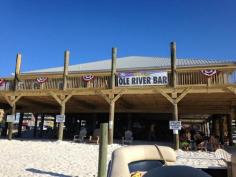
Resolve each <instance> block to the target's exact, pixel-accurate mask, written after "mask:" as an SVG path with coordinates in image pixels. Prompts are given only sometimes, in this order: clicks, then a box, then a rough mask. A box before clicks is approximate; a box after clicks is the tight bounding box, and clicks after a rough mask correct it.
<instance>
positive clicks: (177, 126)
mask: <svg viewBox="0 0 236 177" xmlns="http://www.w3.org/2000/svg"><path fill="white" fill-rule="evenodd" d="M169 125H170V130H181V121H170V122H169Z"/></svg>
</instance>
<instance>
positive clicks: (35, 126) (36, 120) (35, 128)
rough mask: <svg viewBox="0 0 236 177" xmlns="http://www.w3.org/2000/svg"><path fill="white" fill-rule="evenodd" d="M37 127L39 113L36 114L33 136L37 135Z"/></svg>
mask: <svg viewBox="0 0 236 177" xmlns="http://www.w3.org/2000/svg"><path fill="white" fill-rule="evenodd" d="M37 127H38V114H34V133H33V137H34V138H35V137H36V136H37Z"/></svg>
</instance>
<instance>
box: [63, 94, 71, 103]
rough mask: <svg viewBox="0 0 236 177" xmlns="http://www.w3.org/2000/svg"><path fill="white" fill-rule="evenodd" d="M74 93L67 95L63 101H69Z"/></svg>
mask: <svg viewBox="0 0 236 177" xmlns="http://www.w3.org/2000/svg"><path fill="white" fill-rule="evenodd" d="M72 96H73V95H72V94H70V95H67V96H66V97H65V99H64V100H63V101H62V103H64V104H65V103H67V101H69V99H70V98H71V97H72Z"/></svg>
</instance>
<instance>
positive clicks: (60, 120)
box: [56, 115, 65, 123]
mask: <svg viewBox="0 0 236 177" xmlns="http://www.w3.org/2000/svg"><path fill="white" fill-rule="evenodd" d="M56 122H57V123H63V122H65V115H56Z"/></svg>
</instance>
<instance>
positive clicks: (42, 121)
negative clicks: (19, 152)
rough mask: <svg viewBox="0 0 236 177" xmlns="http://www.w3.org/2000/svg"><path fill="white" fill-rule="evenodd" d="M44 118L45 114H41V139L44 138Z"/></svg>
mask: <svg viewBox="0 0 236 177" xmlns="http://www.w3.org/2000/svg"><path fill="white" fill-rule="evenodd" d="M44 116H45V115H44V114H41V121H40V133H39V137H40V138H42V137H43V125H44Z"/></svg>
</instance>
